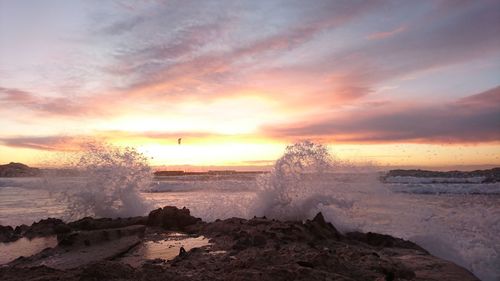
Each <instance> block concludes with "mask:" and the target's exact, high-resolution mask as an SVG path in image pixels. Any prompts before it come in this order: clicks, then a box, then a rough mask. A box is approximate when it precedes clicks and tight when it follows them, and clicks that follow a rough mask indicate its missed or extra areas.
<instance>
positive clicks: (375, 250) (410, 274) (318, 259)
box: [0, 207, 478, 281]
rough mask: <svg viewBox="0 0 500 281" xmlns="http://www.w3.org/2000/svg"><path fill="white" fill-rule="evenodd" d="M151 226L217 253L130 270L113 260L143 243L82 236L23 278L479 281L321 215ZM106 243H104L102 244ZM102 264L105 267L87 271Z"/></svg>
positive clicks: (180, 217) (164, 219)
mask: <svg viewBox="0 0 500 281" xmlns="http://www.w3.org/2000/svg"><path fill="white" fill-rule="evenodd" d="M147 222H148V226H150V229H149V230H148V235H152V234H155V233H156V232H157V231H158V228H157V227H159V226H160V227H166V228H167V229H181V228H189V227H191V226H193V225H197V228H194V229H197V234H198V235H203V236H205V237H208V238H210V242H211V246H210V248H193V249H191V250H189V251H185V249H184V248H180V250H179V255H178V256H177V257H175V258H174V259H173V260H170V261H167V262H165V261H164V260H162V259H158V260H150V261H147V262H145V263H144V264H143V265H142V266H140V267H138V268H131V267H128V266H125V265H123V264H120V263H117V262H110V261H107V260H111V259H113V258H116V257H117V256H119V255H120V254H123V253H125V252H126V251H129V250H130V249H131V247H134V246H136V245H137V243H139V238H137V237H132V236H128V237H123V235H125V234H126V233H127V230H126V229H125V228H120V229H101V230H99V229H98V230H93V231H87V232H83V231H82V232H76V233H78V235H80V236H79V237H78V238H77V240H76V241H77V242H75V241H73V244H72V246H68V247H63V246H60V247H59V246H58V247H57V248H58V249H54V250H49V251H46V252H45V253H44V255H38V256H37V257H31V258H26V259H23V260H22V261H19V262H18V264H17V265H18V266H19V265H21V264H24V266H25V267H24V268H22V269H18V271H23V273H22V274H24V275H23V276H24V277H29V278H25V279H22V280H31V279H32V278H38V277H40V278H46V277H47V278H49V277H50V278H51V279H45V280H57V279H58V278H56V277H57V276H54V275H53V273H49V272H46V273H44V272H43V271H40V270H39V269H34V271H37V272H38V273H40V276H37V275H35V274H33V275H26V274H28V273H26V272H30V271H31V270H32V269H31V268H29V266H27V265H31V266H37V265H40V264H45V265H47V264H51V265H52V266H54V267H55V268H59V269H64V271H61V272H59V274H63V275H64V274H69V276H70V277H68V278H66V279H64V280H123V281H125V280H269V281H271V280H273V281H274V280H344V281H354V280H356V281H373V280H379V281H383V280H401V281H402V280H416V281H424V280H425V281H438V280H439V281H452V280H453V281H454V280H463V281H477V280H478V279H477V278H475V277H474V276H473V275H472V274H471V273H470V272H468V271H467V270H465V269H463V268H461V267H459V266H457V265H454V264H453V263H451V262H447V261H443V260H441V259H438V258H436V257H434V256H432V255H430V254H429V253H427V252H426V251H424V250H423V249H422V248H420V247H419V246H418V245H415V244H413V243H411V242H409V241H405V240H402V239H398V238H394V237H391V236H389V235H382V234H377V233H359V232H354V233H348V234H346V235H343V234H341V233H339V232H338V231H337V230H336V228H335V227H334V226H333V225H332V224H331V223H329V222H327V221H325V219H324V217H323V215H322V214H321V213H319V214H318V215H316V216H315V217H314V218H313V219H312V220H307V221H305V222H302V221H286V222H283V221H277V220H268V219H266V218H254V219H251V220H246V219H240V218H230V219H226V220H218V221H215V222H212V223H206V224H203V223H198V222H199V220H198V219H196V218H193V217H192V216H191V215H190V213H189V210H187V209H177V208H174V207H166V208H162V209H158V210H155V211H153V212H151V213H150V215H149V217H148V221H147ZM151 226H152V227H151ZM142 227H144V226H142ZM74 233H75V232H73V233H69V234H68V235H73V234H74ZM83 233H87V234H83ZM157 235H159V237H161V234H157ZM116 237H122V238H118V239H115V238H116ZM129 238H133V239H129ZM124 239H125V240H126V241H125V240H124ZM127 239H128V240H127ZM134 239H135V240H134ZM101 240H102V241H104V242H102V243H98V241H101ZM78 241H79V242H78ZM85 241H88V243H89V246H85V245H84V244H85ZM114 243H115V244H114ZM112 250H113V251H114V253H113V254H110V253H109V252H110V251H112ZM82 259H83V260H84V262H85V263H83V262H82ZM96 259H99V260H101V261H100V262H98V263H94V264H93V265H84V264H88V263H89V262H90V261H95V260H96ZM70 260H72V262H68V261H70ZM8 268H9V270H8V271H6V269H1V268H0V276H2V277H5V278H4V279H5V280H16V281H17V280H20V279H9V278H16V270H15V269H13V267H12V266H11V267H8ZM2 274H4V275H2ZM5 274H6V275H5ZM4 279H2V280H4ZM59 279H61V278H59ZM41 280H43V279H41Z"/></svg>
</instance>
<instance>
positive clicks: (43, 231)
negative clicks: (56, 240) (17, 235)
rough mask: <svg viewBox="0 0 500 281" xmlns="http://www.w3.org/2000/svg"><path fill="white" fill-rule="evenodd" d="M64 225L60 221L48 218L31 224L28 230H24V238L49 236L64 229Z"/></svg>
mask: <svg viewBox="0 0 500 281" xmlns="http://www.w3.org/2000/svg"><path fill="white" fill-rule="evenodd" d="M63 225H65V223H64V222H63V221H62V220H60V219H55V218H48V219H44V220H40V221H39V222H35V223H33V224H32V225H31V226H30V227H29V229H27V230H26V232H25V234H24V236H26V237H28V238H34V237H39V236H49V235H54V234H57V232H56V229H59V230H61V229H62V228H64V226H63Z"/></svg>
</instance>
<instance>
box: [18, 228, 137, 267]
mask: <svg viewBox="0 0 500 281" xmlns="http://www.w3.org/2000/svg"><path fill="white" fill-rule="evenodd" d="M144 230H145V227H144V226H141V225H139V226H128V227H124V228H114V229H100V230H93V231H81V232H76V233H71V234H68V236H67V237H64V238H63V239H62V241H61V242H60V244H59V245H58V246H57V247H55V248H50V249H46V250H44V251H42V252H40V253H38V254H36V255H33V256H31V257H27V258H20V259H17V260H15V261H13V262H12V263H10V265H13V266H15V267H34V266H42V265H44V266H47V267H50V268H55V269H61V270H64V269H71V268H75V267H79V266H82V265H86V264H89V263H93V262H98V261H102V260H107V259H112V258H114V257H117V256H119V255H121V254H123V253H125V252H127V251H128V250H130V249H131V248H133V247H134V246H136V245H138V244H139V243H140V242H141V238H140V236H142V235H143V234H144ZM63 242H64V243H63Z"/></svg>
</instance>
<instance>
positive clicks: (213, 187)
mask: <svg viewBox="0 0 500 281" xmlns="http://www.w3.org/2000/svg"><path fill="white" fill-rule="evenodd" d="M94 150H97V152H98V153H96V151H93V152H90V154H87V155H86V159H85V161H83V162H82V161H80V162H79V165H82V166H80V168H81V170H82V171H83V172H82V176H80V177H51V176H45V177H41V178H22V179H20V178H17V179H6V178H3V179H0V224H3V225H19V224H23V223H24V224H31V223H32V222H33V221H37V220H40V219H42V218H46V217H58V218H62V219H65V220H71V219H76V218H79V217H83V216H87V215H93V216H112V217H117V216H130V215H145V214H147V213H148V212H149V211H150V210H152V209H154V208H156V207H162V206H165V205H174V206H178V207H187V208H189V209H190V210H191V212H192V214H193V215H194V216H197V217H200V218H202V219H203V220H205V221H212V220H215V219H218V218H219V219H224V218H229V217H244V218H251V217H253V216H264V215H265V216H267V217H271V218H278V219H299V220H300V219H307V218H311V217H313V216H314V215H315V214H316V213H317V212H319V211H321V212H323V214H324V215H325V217H326V219H327V220H328V221H330V222H332V223H333V224H334V225H335V226H336V227H337V228H338V229H339V230H341V231H344V232H345V231H353V230H360V231H365V232H366V231H373V232H379V233H385V234H389V235H393V236H396V237H401V238H404V239H408V240H411V241H414V242H416V243H417V244H419V245H421V246H422V247H424V248H425V249H427V250H428V251H429V252H431V253H432V254H434V255H436V256H438V257H441V258H444V259H447V260H450V261H453V262H455V263H457V264H459V265H461V266H463V267H465V268H467V269H468V270H470V271H471V272H473V273H474V274H475V275H476V276H478V277H479V278H480V279H481V280H487V281H492V280H500V266H499V265H500V235H498V233H500V184H499V183H490V184H481V183H478V181H477V180H476V179H472V180H470V182H460V181H459V180H452V181H447V182H440V181H439V180H435V181H429V180H428V179H425V180H418V179H408V180H407V181H405V180H402V179H396V180H389V181H388V182H385V183H383V182H381V181H380V179H379V178H380V172H379V171H378V170H377V169H361V168H357V167H352V166H348V165H345V164H343V163H341V162H339V161H337V160H335V158H334V157H333V156H331V155H329V154H328V152H327V151H326V149H325V148H324V147H323V146H321V145H316V144H313V143H309V142H303V143H299V144H296V145H293V146H291V147H289V148H288V149H287V151H286V152H285V154H284V155H283V157H281V158H280V159H278V160H277V162H276V165H275V167H274V168H273V170H272V171H271V172H270V173H266V174H261V175H254V176H248V175H244V176H241V175H219V176H217V175H214V176H208V177H201V178H200V177H196V176H181V177H164V178H153V177H152V176H151V171H150V169H149V168H148V167H147V165H146V164H145V162H144V161H145V160H144V159H143V158H141V156H140V155H138V154H136V153H135V152H134V151H128V152H120V151H118V150H114V149H110V148H102V147H101V148H95V147H94ZM92 154H94V155H92ZM96 155H98V156H96ZM82 163H83V164H82Z"/></svg>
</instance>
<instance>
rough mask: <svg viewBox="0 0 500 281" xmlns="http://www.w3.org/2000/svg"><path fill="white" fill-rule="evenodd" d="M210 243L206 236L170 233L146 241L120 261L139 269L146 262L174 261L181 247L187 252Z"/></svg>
mask: <svg viewBox="0 0 500 281" xmlns="http://www.w3.org/2000/svg"><path fill="white" fill-rule="evenodd" d="M208 245H210V243H209V242H208V239H207V238H205V237H204V236H198V237H191V236H188V235H186V234H182V233H169V234H168V235H166V236H164V237H162V239H155V240H150V241H144V242H142V243H141V244H139V245H138V246H137V247H135V248H134V249H132V250H131V251H130V252H128V253H127V254H126V255H125V256H123V257H121V258H120V261H122V262H124V263H127V264H129V265H131V266H133V267H138V266H140V265H141V264H142V263H144V261H145V260H152V259H163V260H172V259H173V258H175V257H176V256H177V255H178V254H179V250H180V248H181V247H184V249H185V250H186V251H189V250H191V249H192V248H199V247H203V246H208Z"/></svg>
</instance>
